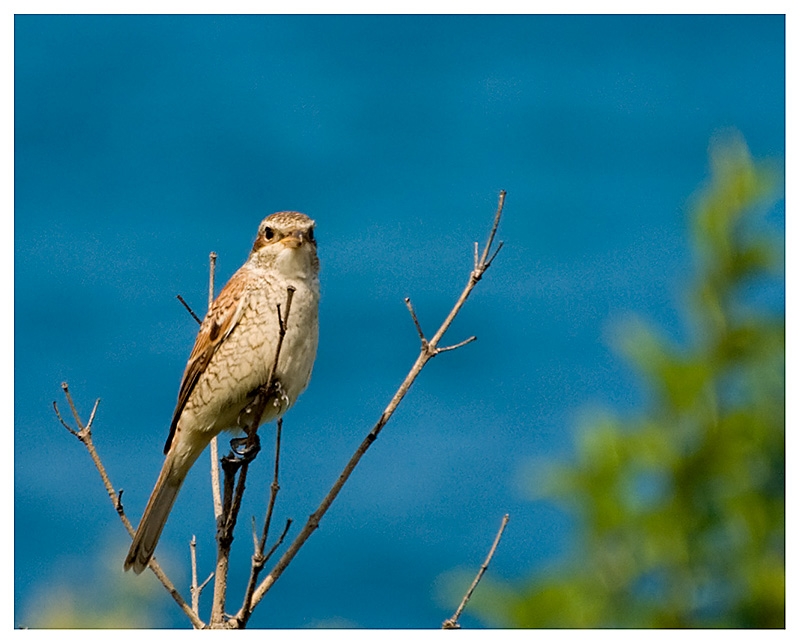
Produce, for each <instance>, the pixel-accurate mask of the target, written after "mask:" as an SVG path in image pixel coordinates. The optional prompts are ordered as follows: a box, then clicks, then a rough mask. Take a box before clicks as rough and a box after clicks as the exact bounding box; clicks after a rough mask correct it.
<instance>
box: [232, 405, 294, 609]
mask: <svg viewBox="0 0 800 644" xmlns="http://www.w3.org/2000/svg"><path fill="white" fill-rule="evenodd" d="M282 431H283V419H282V418H279V419H278V423H277V428H276V430H275V469H274V473H273V477H272V485H270V494H269V503H268V504H267V514H266V517H265V518H264V527H263V529H262V530H261V538H260V539H258V540H256V534H255V519H254V520H253V541H254V544H253V545H254V548H253V559H252V563H251V566H250V578H249V579H248V580H247V589H246V590H245V593H244V600H243V601H242V607H241V608H240V609H239V613H238V615H241V616H242V620H243V623H246V622H247V620H248V619H249V618H250V614H251V613H252V609H253V606H252V600H253V592H255V589H256V584H257V583H258V576H259V575H260V574H261V571H262V570H263V569H264V565H265V564H266V563H267V560H268V559H269V557H270V556H271V555H272V553H273V552H275V550H276V549H277V548H278V546H280V544H281V543H283V539H284V537H285V536H286V533H287V531H288V530H289V526H290V525H291V524H292V520H291V519H289V520H288V521H287V524H286V528H285V529H284V531H283V534H282V535H281V537H280V539H279V540H278V542H277V543H276V544H275V546H273V548H272V549H271V550H270V552H269V554H268V555H267V556H264V547H265V545H266V543H267V536H268V535H269V528H270V524H271V522H272V512H273V510H274V509H275V500H276V499H277V497H278V491H279V490H280V489H281V488H280V485H278V472H279V470H280V460H281V432H282Z"/></svg>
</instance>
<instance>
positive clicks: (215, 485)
mask: <svg viewBox="0 0 800 644" xmlns="http://www.w3.org/2000/svg"><path fill="white" fill-rule="evenodd" d="M216 269H217V254H216V253H215V252H213V251H212V252H211V253H209V255H208V310H209V311H210V310H211V306H212V305H213V304H214V278H215V275H216ZM210 445H211V449H210V452H209V453H210V454H211V499H212V502H213V503H214V521H216V522H217V523H219V518H220V517H221V516H222V496H221V494H220V491H219V443H218V442H217V437H216V436H214V437H213V438H212V439H211V443H210Z"/></svg>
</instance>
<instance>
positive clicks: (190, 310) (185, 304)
mask: <svg viewBox="0 0 800 644" xmlns="http://www.w3.org/2000/svg"><path fill="white" fill-rule="evenodd" d="M175 297H177V298H178V299H179V300H180V301H181V304H183V305H184V306H185V307H186V310H187V311H189V315H191V316H192V317H193V318H194V321H195V322H197V323H198V324H202V323H203V321H202V320H201V319H200V318H199V317H197V314H196V313H195V312H194V311H192V307H191V306H189V305H188V304H187V303H186V300H184V299H183V296H182V295H176V296H175Z"/></svg>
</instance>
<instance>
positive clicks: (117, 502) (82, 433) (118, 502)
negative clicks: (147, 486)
mask: <svg viewBox="0 0 800 644" xmlns="http://www.w3.org/2000/svg"><path fill="white" fill-rule="evenodd" d="M61 389H63V390H64V396H66V398H67V403H68V404H69V408H70V411H71V412H72V416H73V418H74V419H75V424H76V425H77V427H78V429H77V430H76V429H73V428H72V427H70V425H69V424H68V423H67V422H66V421H65V420H64V418H63V417H62V416H61V412H60V411H59V410H58V404H57V403H56V402H55V401H53V409H54V410H55V412H56V417H57V418H58V420H59V422H60V423H61V424H62V425H63V426H64V427H65V428H66V429H67V431H69V433H70V434H72V435H73V436H75V437H76V438H77V439H78V440H79V441H80V442H81V443H83V445H84V447H86V449H87V451H88V452H89V456H90V457H91V458H92V462H93V463H94V466H95V468H96V469H97V471H98V472H99V474H100V478H101V479H102V480H103V485H104V486H105V488H106V493H107V494H108V498H109V499H111V503H112V505H113V506H114V509H115V510H116V512H117V514H118V515H119V518H120V520H121V521H122V525H124V526H125V529H126V530H127V531H128V534H129V535H130V536H131V538H133V535H134V533H135V530H134V529H133V525H131V522H130V521H129V520H128V517H127V516H126V514H125V510H124V509H123V507H122V490H120V491H119V493H117V492H115V490H114V486H113V485H111V480H110V479H109V477H108V474H107V473H106V468H105V466H104V465H103V462H102V461H101V460H100V456H99V455H98V453H97V450H96V449H95V446H94V442H93V441H92V423H93V422H94V418H95V413H96V412H97V406H98V405H99V404H100V399H99V398H98V399H97V400H96V401H95V403H94V407H93V408H92V413H91V414H90V415H89V422H87V423H86V424H85V425H84V424H83V422H82V421H81V419H80V416H79V415H78V410H77V409H76V408H75V403H74V401H73V400H72V394H70V391H69V386H68V385H67V383H66V382H63V383H61ZM148 566H149V567H150V569H151V570H152V571H153V573H154V574H155V576H156V577H157V578H158V580H159V581H160V582H161V584H162V585H163V586H164V588H166V589H167V592H169V594H170V595H171V596H172V598H173V599H174V600H175V603H177V604H178V606H180V608H181V610H182V611H183V612H184V613H185V615H186V616H187V617H188V618H189V620H190V621H191V622H192V626H194V627H195V628H203V627H205V624H204V623H203V621H202V620H201V619H200V617H199V616H198V615H197V612H196V611H195V610H193V609H192V607H191V606H189V604H187V603H186V600H185V599H184V598H183V597H182V596H181V594H180V593H179V592H178V589H177V588H175V584H173V583H172V581H171V580H170V578H169V577H167V575H166V574H165V573H164V571H163V570H162V569H161V566H159V565H158V562H157V561H156V559H155V557H153V558H152V559H150V563H149V564H148Z"/></svg>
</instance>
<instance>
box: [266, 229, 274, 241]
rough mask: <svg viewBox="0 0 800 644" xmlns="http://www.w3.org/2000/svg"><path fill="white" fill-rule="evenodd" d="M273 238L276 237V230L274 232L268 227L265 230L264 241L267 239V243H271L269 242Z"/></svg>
mask: <svg viewBox="0 0 800 644" xmlns="http://www.w3.org/2000/svg"><path fill="white" fill-rule="evenodd" d="M273 237H275V231H274V230H272V228H270V227H269V226H267V227H266V228H265V229H264V239H266V240H267V241H269V240H270V239H272V238H273Z"/></svg>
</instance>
